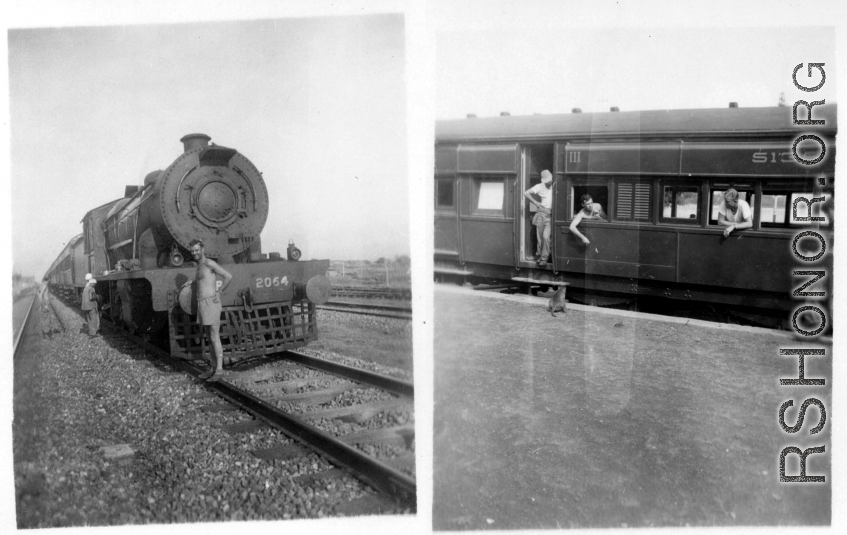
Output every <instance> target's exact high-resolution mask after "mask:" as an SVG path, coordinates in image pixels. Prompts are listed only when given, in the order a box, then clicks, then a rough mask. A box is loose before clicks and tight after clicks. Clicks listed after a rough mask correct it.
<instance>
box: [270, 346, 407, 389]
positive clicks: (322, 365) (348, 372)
mask: <svg viewBox="0 0 847 535" xmlns="http://www.w3.org/2000/svg"><path fill="white" fill-rule="evenodd" d="M282 357H283V358H284V359H285V360H289V361H291V362H296V363H297V364H302V365H304V366H308V367H309V368H313V369H315V370H320V371H323V372H327V373H331V374H334V375H338V376H339V377H343V378H345V379H350V380H351V381H356V382H357V383H362V384H366V385H369V386H373V387H375V388H381V389H382V390H385V391H387V392H391V393H392V394H395V395H397V396H403V397H407V398H411V399H415V385H414V384H413V383H410V382H408V381H403V380H401V379H395V378H393V377H386V376H385V375H379V374H377V373H373V372H369V371H367V370H362V369H360V368H354V367H352V366H347V365H345V364H339V363H337V362H332V361H329V360H324V359H320V358H317V357H312V356H309V355H304V354H303V353H300V352H299V351H284V352H283V353H282Z"/></svg>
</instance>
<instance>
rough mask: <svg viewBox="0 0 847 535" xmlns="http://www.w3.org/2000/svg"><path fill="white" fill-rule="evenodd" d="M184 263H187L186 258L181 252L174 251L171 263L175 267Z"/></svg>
mask: <svg viewBox="0 0 847 535" xmlns="http://www.w3.org/2000/svg"><path fill="white" fill-rule="evenodd" d="M183 263H185V258H183V257H182V254H181V253H173V254H172V255H171V265H172V266H173V267H179V266H181V265H182V264H183Z"/></svg>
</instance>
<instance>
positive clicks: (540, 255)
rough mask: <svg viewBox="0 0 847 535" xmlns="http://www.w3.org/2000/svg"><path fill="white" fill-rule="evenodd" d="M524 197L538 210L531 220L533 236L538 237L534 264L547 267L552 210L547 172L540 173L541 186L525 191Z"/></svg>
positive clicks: (551, 197)
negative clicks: (533, 230) (533, 228)
mask: <svg viewBox="0 0 847 535" xmlns="http://www.w3.org/2000/svg"><path fill="white" fill-rule="evenodd" d="M523 194H524V197H526V198H527V199H529V202H530V204H533V205H535V207H536V208H537V209H538V211H537V212H535V216H533V218H532V224H533V225H535V234H536V236H537V237H538V248H537V250H536V259H535V260H536V262H538V265H539V266H546V265H547V257H548V256H549V255H550V229H551V223H550V214H551V212H552V208H553V175H552V174H551V173H550V171H548V170H546V169H545V170H544V171H541V184H536V185H534V186H532V187H531V188H529V189H528V190H526V191H525V192H524V193H523Z"/></svg>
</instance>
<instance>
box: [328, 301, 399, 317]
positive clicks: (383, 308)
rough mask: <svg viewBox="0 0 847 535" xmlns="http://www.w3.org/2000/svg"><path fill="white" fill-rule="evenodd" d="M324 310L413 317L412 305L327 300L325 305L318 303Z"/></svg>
mask: <svg viewBox="0 0 847 535" xmlns="http://www.w3.org/2000/svg"><path fill="white" fill-rule="evenodd" d="M317 308H319V309H322V310H333V311H336V312H348V313H350V314H363V315H367V316H379V317H384V318H397V319H412V307H403V306H393V305H376V304H369V303H345V302H343V301H327V302H326V303H325V304H323V305H317Z"/></svg>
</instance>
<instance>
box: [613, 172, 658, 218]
mask: <svg viewBox="0 0 847 535" xmlns="http://www.w3.org/2000/svg"><path fill="white" fill-rule="evenodd" d="M652 190H653V189H652V187H651V185H650V184H640V183H634V182H618V184H617V196H618V197H617V203H616V204H615V208H616V211H615V219H619V220H623V221H650V219H651V217H650V206H651V204H652V203H651V199H650V195H651V192H652Z"/></svg>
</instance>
